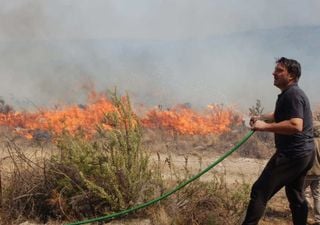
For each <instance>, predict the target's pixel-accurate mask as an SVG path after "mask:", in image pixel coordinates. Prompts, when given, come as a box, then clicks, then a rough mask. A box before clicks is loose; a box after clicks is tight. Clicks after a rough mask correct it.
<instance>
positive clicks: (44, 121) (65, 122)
mask: <svg viewBox="0 0 320 225" xmlns="http://www.w3.org/2000/svg"><path fill="white" fill-rule="evenodd" d="M89 102H90V103H89V104H87V105H86V106H83V107H80V106H69V107H65V108H62V109H60V110H42V111H40V112H36V113H30V112H29V113H28V112H9V113H6V114H4V113H0V126H7V127H11V128H14V129H15V131H16V132H17V133H18V134H19V135H22V136H24V137H26V138H30V139H31V138H32V137H33V134H34V133H35V131H48V132H50V134H52V135H54V136H57V135H60V134H62V132H63V131H67V132H68V133H70V134H75V133H76V132H78V131H79V130H81V131H82V132H83V134H84V135H85V136H86V137H87V138H90V137H92V136H93V135H94V134H95V133H96V128H97V126H98V125H102V127H104V128H105V129H112V127H111V126H110V125H109V124H105V123H103V121H104V120H103V119H104V116H105V114H106V113H108V112H111V111H114V110H115V107H114V106H113V104H112V102H111V101H110V100H109V99H107V98H106V97H105V96H104V95H100V94H97V93H95V92H92V93H91V95H90V98H89ZM141 122H142V125H143V126H145V127H148V128H154V129H155V128H161V129H166V130H169V131H175V132H177V133H180V134H188V135H196V134H199V135H207V134H210V133H213V134H219V133H222V132H226V131H228V130H229V129H230V126H231V125H232V124H235V123H239V122H240V116H239V115H238V114H236V113H235V110H233V109H232V108H227V107H222V106H221V105H214V104H212V105H209V106H208V108H207V109H206V110H205V111H204V112H202V113H199V112H196V111H193V110H192V109H191V108H190V107H185V106H176V107H174V108H172V109H170V110H161V109H159V108H157V109H151V110H148V111H147V113H146V114H145V116H143V117H142V118H141Z"/></svg>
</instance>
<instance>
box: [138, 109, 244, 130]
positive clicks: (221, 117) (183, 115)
mask: <svg viewBox="0 0 320 225" xmlns="http://www.w3.org/2000/svg"><path fill="white" fill-rule="evenodd" d="M234 122H235V123H239V122H240V117H236V116H235V113H234V112H233V110H232V109H231V108H224V107H222V106H220V105H213V104H212V105H209V106H208V110H207V111H206V112H205V113H204V114H203V113H202V114H201V113H197V112H195V111H192V110H191V109H190V108H188V107H184V106H177V107H175V108H173V109H171V110H165V111H162V110H159V109H158V110H156V109H153V110H151V111H149V112H148V113H147V117H146V118H144V119H143V120H142V123H143V124H144V125H145V126H147V127H150V128H157V127H158V128H159V127H164V128H167V129H169V130H173V131H176V132H179V133H181V134H190V135H195V134H200V135H206V134H210V133H214V134H218V133H222V132H226V131H228V130H229V129H230V128H229V127H230V125H231V124H232V123H234Z"/></svg>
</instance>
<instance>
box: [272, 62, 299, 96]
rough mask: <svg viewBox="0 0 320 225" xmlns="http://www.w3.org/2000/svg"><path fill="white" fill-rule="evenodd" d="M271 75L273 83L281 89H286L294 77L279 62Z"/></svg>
mask: <svg viewBox="0 0 320 225" xmlns="http://www.w3.org/2000/svg"><path fill="white" fill-rule="evenodd" d="M272 75H273V78H274V80H273V84H274V85H275V86H276V87H278V88H279V89H281V90H284V89H286V88H287V87H288V86H289V85H290V84H292V83H293V82H294V77H293V76H292V75H291V74H289V73H288V70H287V68H286V67H285V66H284V65H283V64H281V63H277V65H276V67H275V68H274V71H273V73H272Z"/></svg>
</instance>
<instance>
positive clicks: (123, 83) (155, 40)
mask: <svg viewBox="0 0 320 225" xmlns="http://www.w3.org/2000/svg"><path fill="white" fill-rule="evenodd" d="M0 3H1V8H0V53H1V60H0V96H2V98H4V99H5V100H6V101H7V102H8V103H9V104H13V105H20V106H21V105H26V104H29V103H31V102H32V103H33V104H35V105H41V104H46V105H50V104H55V103H59V102H66V103H72V102H77V101H79V99H81V97H83V96H82V92H81V88H82V87H83V86H90V85H92V84H93V85H95V86H96V88H97V89H98V90H106V89H110V88H112V87H114V86H117V87H118V88H119V89H120V90H127V91H129V93H130V94H131V95H132V96H133V98H134V99H135V101H137V102H140V103H146V104H151V105H152V104H154V105H157V104H164V105H170V104H175V103H184V102H190V103H191V104H192V105H200V106H203V105H206V104H209V103H225V104H235V105H236V106H237V107H239V108H242V109H246V108H248V107H249V106H250V105H253V104H254V103H255V100H256V99H261V100H262V102H263V103H264V105H265V106H266V108H267V110H272V109H273V104H274V101H275V98H276V95H277V94H278V90H277V89H276V88H275V87H273V85H272V83H273V80H272V75H271V73H272V69H273V67H274V60H275V58H276V57H279V56H288V57H291V58H296V59H298V60H299V61H300V62H301V64H302V68H303V75H302V78H301V84H300V85H301V86H302V87H303V88H304V89H305V91H306V92H307V94H308V95H309V97H310V100H311V102H312V103H313V104H314V105H317V104H320V97H318V96H319V91H318V87H317V86H318V84H319V83H320V76H319V75H318V73H319V71H320V63H319V62H320V61H319V60H320V44H319V40H320V38H319V37H320V16H319V15H320V14H319V11H320V1H319V0H313V1H308V0H306V1H298V0H285V1H275V0H268V1H267V0H264V1H254V0H246V1H244V0H242V1H241V0H230V1H225V0H221V1H215V0H206V1H201V0H200V1H195V0H158V1H155V0H136V1H130V0H126V1H124V0H112V1H108V0H100V1H98V0H52V1H43V0H39V1H35V0H15V1H4V0H1V1H0Z"/></svg>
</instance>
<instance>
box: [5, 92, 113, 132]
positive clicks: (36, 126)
mask: <svg viewBox="0 0 320 225" xmlns="http://www.w3.org/2000/svg"><path fill="white" fill-rule="evenodd" d="M89 100H90V101H91V104H88V105H87V106H84V107H79V106H69V107H66V108H63V109H61V110H52V111H45V110H43V111H41V112H37V113H21V112H10V113H8V114H0V125H2V126H8V127H13V128H15V129H16V132H17V133H18V134H20V135H22V136H24V137H26V138H32V137H33V136H32V133H33V132H34V131H36V130H41V131H50V132H52V133H53V135H60V134H61V133H62V132H63V131H67V132H69V133H70V134H75V133H76V132H77V131H79V130H82V131H83V133H84V134H85V136H86V137H88V138H89V137H91V136H92V135H93V134H94V133H95V132H96V128H97V125H99V124H101V122H102V121H101V120H102V119H103V117H104V115H105V113H106V112H110V111H113V110H114V106H113V105H112V103H111V102H110V101H109V100H108V99H107V98H105V97H104V96H102V95H97V94H96V93H91V95H90V96H89ZM103 127H104V128H106V129H110V128H111V127H110V126H109V125H108V124H103Z"/></svg>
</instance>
